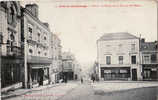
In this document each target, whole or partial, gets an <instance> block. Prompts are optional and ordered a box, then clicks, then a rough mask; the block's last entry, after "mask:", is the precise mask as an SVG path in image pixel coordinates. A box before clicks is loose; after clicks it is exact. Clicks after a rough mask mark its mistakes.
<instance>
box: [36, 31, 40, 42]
mask: <svg viewBox="0 0 158 100" xmlns="http://www.w3.org/2000/svg"><path fill="white" fill-rule="evenodd" d="M37 37H38V42H40V33H38V36H37Z"/></svg>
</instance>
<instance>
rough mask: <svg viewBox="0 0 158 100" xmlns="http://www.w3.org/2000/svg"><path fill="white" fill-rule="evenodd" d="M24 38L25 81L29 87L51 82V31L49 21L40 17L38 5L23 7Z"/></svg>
mask: <svg viewBox="0 0 158 100" xmlns="http://www.w3.org/2000/svg"><path fill="white" fill-rule="evenodd" d="M22 16H23V18H22V38H23V40H24V42H25V50H24V52H25V61H26V62H25V63H27V65H26V66H25V76H27V79H25V82H27V84H28V87H30V88H31V87H36V86H39V85H45V84H48V83H49V68H50V64H51V47H50V45H51V38H50V37H51V32H50V29H49V25H48V23H43V22H41V21H40V20H39V18H38V5H36V4H28V5H26V6H25V8H22Z"/></svg>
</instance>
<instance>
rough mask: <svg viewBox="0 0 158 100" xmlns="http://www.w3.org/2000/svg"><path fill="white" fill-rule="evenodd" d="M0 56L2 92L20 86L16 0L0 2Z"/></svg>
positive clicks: (19, 21)
mask: <svg viewBox="0 0 158 100" xmlns="http://www.w3.org/2000/svg"><path fill="white" fill-rule="evenodd" d="M0 37H1V40H0V42H1V43H0V54H1V55H0V56H1V86H2V92H3V91H7V90H9V89H13V88H19V87H21V86H22V78H23V74H22V73H23V69H24V68H23V62H24V60H23V52H22V46H21V45H22V42H21V10H20V3H19V2H17V1H1V2H0Z"/></svg>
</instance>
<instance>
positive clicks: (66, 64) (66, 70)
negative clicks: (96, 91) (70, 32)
mask: <svg viewBox="0 0 158 100" xmlns="http://www.w3.org/2000/svg"><path fill="white" fill-rule="evenodd" d="M74 61H75V57H74V55H73V54H72V53H71V52H63V53H62V74H63V79H65V80H73V79H74V67H75V64H74V63H75V62H74Z"/></svg>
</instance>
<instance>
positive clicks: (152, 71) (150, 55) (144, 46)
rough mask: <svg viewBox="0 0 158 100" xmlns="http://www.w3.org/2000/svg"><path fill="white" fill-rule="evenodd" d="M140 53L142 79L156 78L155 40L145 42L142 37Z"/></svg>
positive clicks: (156, 56)
mask: <svg viewBox="0 0 158 100" xmlns="http://www.w3.org/2000/svg"><path fill="white" fill-rule="evenodd" d="M140 54H141V67H142V76H143V80H158V51H157V42H156V41H155V42H145V39H142V40H141V43H140Z"/></svg>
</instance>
